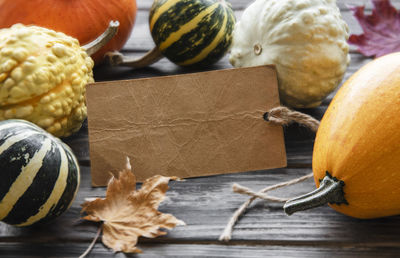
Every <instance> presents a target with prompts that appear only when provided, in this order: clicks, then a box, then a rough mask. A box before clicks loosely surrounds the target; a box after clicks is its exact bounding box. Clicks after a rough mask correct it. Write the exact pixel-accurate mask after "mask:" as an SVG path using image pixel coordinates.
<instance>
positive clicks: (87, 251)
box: [79, 225, 103, 258]
mask: <svg viewBox="0 0 400 258" xmlns="http://www.w3.org/2000/svg"><path fill="white" fill-rule="evenodd" d="M102 227H103V225H100V226H99V229H98V230H97V233H96V236H95V237H94V239H93V241H92V243H90V245H89V247H88V248H87V249H86V250H85V252H84V253H83V254H81V255H80V256H79V258H84V257H86V255H88V254H89V253H90V252H91V251H92V249H93V247H94V245H95V244H96V242H97V239H99V236H100V233H101V229H102Z"/></svg>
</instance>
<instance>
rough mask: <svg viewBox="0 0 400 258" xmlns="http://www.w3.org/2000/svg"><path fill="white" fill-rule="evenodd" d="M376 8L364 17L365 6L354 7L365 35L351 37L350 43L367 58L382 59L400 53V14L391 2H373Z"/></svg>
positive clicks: (384, 0)
mask: <svg viewBox="0 0 400 258" xmlns="http://www.w3.org/2000/svg"><path fill="white" fill-rule="evenodd" d="M372 3H373V5H374V8H373V10H372V13H371V14H370V15H364V6H357V7H352V8H351V9H352V11H353V15H354V16H355V18H356V19H357V20H358V22H359V24H360V26H361V28H362V30H363V31H364V34H361V35H351V36H350V38H349V43H350V44H353V45H357V46H358V51H359V52H360V53H362V54H363V55H365V56H375V57H380V56H383V55H386V54H389V53H392V52H397V51H400V13H399V12H398V11H397V10H396V8H394V7H393V5H392V4H391V3H390V1H389V0H372Z"/></svg>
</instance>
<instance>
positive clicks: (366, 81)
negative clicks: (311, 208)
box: [313, 53, 400, 218]
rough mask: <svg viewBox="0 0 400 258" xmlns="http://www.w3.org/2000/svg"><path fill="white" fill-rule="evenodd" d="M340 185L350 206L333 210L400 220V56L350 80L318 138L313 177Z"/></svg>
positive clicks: (390, 57) (385, 58)
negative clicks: (329, 178)
mask: <svg viewBox="0 0 400 258" xmlns="http://www.w3.org/2000/svg"><path fill="white" fill-rule="evenodd" d="M326 171H328V172H329V173H330V174H331V175H332V176H334V177H336V178H337V179H339V180H342V181H344V183H345V185H344V187H343V191H344V198H345V199H346V200H347V202H348V205H346V204H340V205H336V204H330V206H331V207H332V208H333V209H335V210H337V211H339V212H341V213H344V214H346V215H349V216H352V217H356V218H377V217H384V216H390V215H396V214H400V53H394V54H390V55H387V56H383V57H381V58H378V59H375V60H373V61H371V62H369V63H368V64H367V65H365V66H364V67H362V68H361V69H360V70H359V71H357V72H356V73H355V74H354V75H353V76H352V77H351V78H350V79H349V80H347V81H346V82H345V83H344V85H343V86H342V87H341V89H340V90H339V91H338V93H337V94H336V96H335V97H334V99H333V100H332V102H331V104H330V105H329V107H328V109H327V111H326V113H325V115H324V117H323V119H322V121H321V124H320V127H319V129H318V132H317V136H316V140H315V144H314V153H313V172H314V179H315V183H316V185H317V186H319V180H320V179H322V178H324V176H325V173H326Z"/></svg>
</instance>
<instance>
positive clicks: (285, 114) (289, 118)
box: [219, 107, 319, 241]
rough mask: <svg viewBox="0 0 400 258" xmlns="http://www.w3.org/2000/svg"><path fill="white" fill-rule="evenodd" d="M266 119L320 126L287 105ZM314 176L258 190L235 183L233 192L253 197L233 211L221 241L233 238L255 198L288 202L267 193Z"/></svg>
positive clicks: (270, 111) (265, 116)
mask: <svg viewBox="0 0 400 258" xmlns="http://www.w3.org/2000/svg"><path fill="white" fill-rule="evenodd" d="M264 119H265V120H267V121H269V122H272V123H275V124H278V125H284V126H285V125H289V124H291V123H294V122H296V123H298V124H300V125H303V126H305V127H307V128H309V129H310V130H312V131H314V132H316V131H317V130H318V126H319V121H318V120H316V119H315V118H313V117H311V116H309V115H307V114H304V113H301V112H298V111H294V110H291V109H289V108H287V107H276V108H272V109H271V110H269V111H268V112H267V113H265V114H264ZM312 176H313V173H310V174H308V175H305V176H302V177H298V178H295V179H292V180H289V181H286V182H282V183H279V184H275V185H271V186H268V187H266V188H264V189H262V190H260V191H258V192H254V191H252V190H251V189H249V188H247V187H243V186H241V185H239V184H237V183H234V184H233V186H232V190H233V192H235V193H239V194H245V195H249V196H251V198H249V199H248V200H247V201H246V202H244V203H243V204H242V205H241V206H240V207H239V208H238V209H237V210H236V211H235V212H234V213H233V215H232V217H231V218H230V220H229V222H228V224H227V225H226V227H225V229H224V231H223V232H222V234H221V236H220V237H219V240H220V241H229V240H230V239H231V236H232V231H233V227H234V226H235V224H236V222H237V221H238V220H239V218H240V216H241V215H242V214H243V213H244V212H245V211H246V209H247V208H248V207H249V205H250V204H251V203H252V202H253V201H254V200H255V199H257V198H260V199H263V200H267V201H271V202H286V201H288V200H289V199H291V198H280V197H275V196H271V195H267V194H266V193H267V192H268V191H272V190H275V189H278V188H281V187H285V186H289V185H293V184H297V183H300V182H302V181H304V180H306V179H308V178H311V177H312Z"/></svg>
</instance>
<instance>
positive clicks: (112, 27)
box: [82, 21, 119, 56]
mask: <svg viewBox="0 0 400 258" xmlns="http://www.w3.org/2000/svg"><path fill="white" fill-rule="evenodd" d="M118 27H119V22H118V21H110V24H109V25H108V28H107V29H106V30H105V31H104V32H103V34H101V35H100V36H99V37H98V38H96V39H95V40H93V41H92V42H90V43H87V44H86V45H84V46H82V48H83V49H84V50H85V51H86V53H87V54H88V55H89V56H91V55H93V54H94V53H96V52H97V51H99V50H100V48H102V47H104V46H105V45H106V44H107V43H108V42H109V41H110V40H111V39H112V38H113V37H114V35H115V34H117V32H118Z"/></svg>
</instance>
